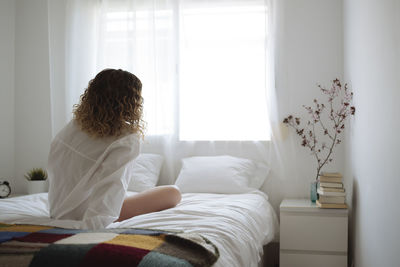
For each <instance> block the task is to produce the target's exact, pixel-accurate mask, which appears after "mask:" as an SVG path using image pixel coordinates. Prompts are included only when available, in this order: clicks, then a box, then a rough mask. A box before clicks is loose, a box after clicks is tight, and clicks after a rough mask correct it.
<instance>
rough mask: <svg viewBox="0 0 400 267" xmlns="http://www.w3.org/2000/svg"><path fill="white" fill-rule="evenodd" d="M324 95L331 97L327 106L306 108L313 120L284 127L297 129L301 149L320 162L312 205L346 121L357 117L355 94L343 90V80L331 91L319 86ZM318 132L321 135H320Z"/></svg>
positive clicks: (294, 119)
mask: <svg viewBox="0 0 400 267" xmlns="http://www.w3.org/2000/svg"><path fill="white" fill-rule="evenodd" d="M318 88H319V89H320V90H321V92H322V93H323V94H324V95H325V96H326V97H327V103H326V104H324V103H320V102H319V101H318V100H317V99H314V101H313V106H304V105H303V107H304V108H305V109H306V111H307V113H308V115H309V117H310V118H309V119H308V120H307V122H306V123H305V125H302V123H301V119H300V118H299V117H294V116H293V115H289V116H288V117H286V118H284V120H283V123H285V124H286V125H287V126H289V127H291V128H293V129H294V130H295V131H296V134H297V135H299V136H300V138H301V145H302V146H303V147H306V148H308V149H309V150H310V152H311V155H312V156H313V157H314V158H315V160H316V162H317V168H316V176H315V181H314V182H312V184H311V201H313V202H315V201H316V199H317V192H316V191H317V189H316V187H317V180H318V177H319V176H320V174H321V171H322V169H323V167H325V166H326V165H327V164H329V163H331V162H332V161H333V152H334V149H335V147H336V146H338V145H339V144H340V143H341V142H342V139H341V137H340V136H341V134H343V132H344V129H345V122H346V119H347V118H348V117H349V116H351V115H354V114H355V111H356V109H355V107H354V106H352V105H351V101H352V99H353V93H352V92H350V90H349V89H348V86H347V84H345V85H344V86H342V84H341V82H340V81H339V79H335V80H333V81H332V86H331V88H329V89H326V88H324V87H322V86H321V85H318ZM318 131H320V134H319V135H318V134H317V133H318Z"/></svg>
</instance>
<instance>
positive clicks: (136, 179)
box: [128, 153, 163, 192]
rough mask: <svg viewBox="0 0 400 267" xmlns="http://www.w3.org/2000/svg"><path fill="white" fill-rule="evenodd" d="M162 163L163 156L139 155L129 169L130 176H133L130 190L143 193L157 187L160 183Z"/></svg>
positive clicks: (129, 186)
mask: <svg viewBox="0 0 400 267" xmlns="http://www.w3.org/2000/svg"><path fill="white" fill-rule="evenodd" d="M162 163H163V157H162V156H161V155H157V154H146V153H143V154H139V156H138V157H137V158H136V159H135V160H134V161H133V162H132V163H131V164H130V165H129V167H128V175H130V176H131V181H130V182H129V185H128V190H129V191H135V192H142V191H144V190H147V189H150V188H153V187H155V186H156V184H157V182H158V177H159V175H160V170H161V166H162Z"/></svg>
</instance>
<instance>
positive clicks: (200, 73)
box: [100, 1, 269, 140]
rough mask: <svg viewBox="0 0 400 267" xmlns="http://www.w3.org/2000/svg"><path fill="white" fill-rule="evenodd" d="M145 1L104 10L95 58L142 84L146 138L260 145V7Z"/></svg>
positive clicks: (263, 121) (263, 125) (263, 109)
mask: <svg viewBox="0 0 400 267" xmlns="http://www.w3.org/2000/svg"><path fill="white" fill-rule="evenodd" d="M151 2H153V1H151ZM156 2H157V1H156ZM116 3H118V2H116ZM145 3H146V1H143V3H142V5H138V6H135V7H134V8H131V9H127V8H126V7H122V6H118V5H116V6H114V7H113V8H112V9H107V12H106V13H105V14H104V16H103V18H104V20H103V21H104V27H103V29H105V30H104V31H103V33H102V34H103V36H104V40H105V42H104V47H103V50H101V51H102V53H103V54H104V55H103V56H101V57H100V58H102V60H103V62H102V64H101V65H104V66H109V67H117V68H125V69H127V70H130V71H132V72H133V73H135V74H137V76H138V77H139V78H140V79H141V80H142V82H143V85H144V90H143V96H144V99H145V104H144V105H145V120H147V122H148V132H147V133H148V134H170V133H172V132H176V134H178V135H179V139H180V140H267V139H268V138H269V126H268V114H267V106H266V96H265V85H266V79H267V77H266V67H265V65H266V62H265V60H266V54H265V53H266V51H265V44H266V34H267V27H266V21H267V20H266V11H265V9H266V7H265V6H264V1H209V2H207V4H204V2H202V1H180V2H179V1H174V4H173V5H172V6H152V7H151V8H150V7H146V6H145ZM179 3H180V4H179ZM133 10H134V11H133Z"/></svg>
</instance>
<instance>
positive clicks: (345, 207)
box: [317, 200, 347, 209]
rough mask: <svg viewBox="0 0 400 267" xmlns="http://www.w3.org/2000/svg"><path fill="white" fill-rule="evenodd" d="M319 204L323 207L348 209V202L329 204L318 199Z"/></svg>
mask: <svg viewBox="0 0 400 267" xmlns="http://www.w3.org/2000/svg"><path fill="white" fill-rule="evenodd" d="M317 206H318V207H320V208H321V209H347V205H346V203H344V204H329V203H321V202H319V201H318V200H317Z"/></svg>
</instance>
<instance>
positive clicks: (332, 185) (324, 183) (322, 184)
mask: <svg viewBox="0 0 400 267" xmlns="http://www.w3.org/2000/svg"><path fill="white" fill-rule="evenodd" d="M319 184H320V186H323V187H334V188H343V184H342V183H326V182H320V183H319Z"/></svg>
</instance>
